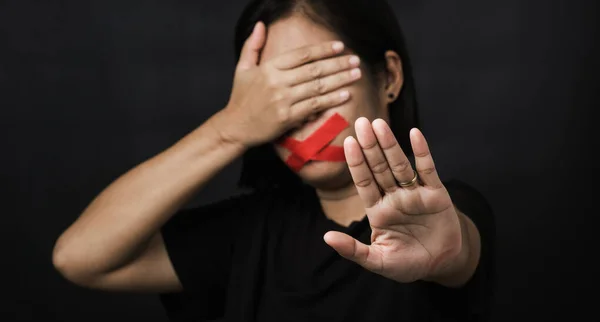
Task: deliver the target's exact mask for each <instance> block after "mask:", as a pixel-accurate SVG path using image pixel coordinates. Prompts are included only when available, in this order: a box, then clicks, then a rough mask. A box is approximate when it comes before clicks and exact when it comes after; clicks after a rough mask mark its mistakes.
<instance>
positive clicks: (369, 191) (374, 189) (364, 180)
mask: <svg viewBox="0 0 600 322" xmlns="http://www.w3.org/2000/svg"><path fill="white" fill-rule="evenodd" d="M344 154H345V156H346V162H347V163H348V168H349V169H350V174H351V175H352V180H354V185H355V186H356V190H357V191H358V195H359V196H360V198H361V199H362V201H363V203H364V204H365V208H371V207H373V206H375V205H376V204H377V202H379V200H380V199H381V192H380V191H379V186H377V183H376V182H375V178H373V174H372V173H371V169H369V165H368V164H367V161H366V160H365V158H364V156H363V153H362V149H361V148H360V145H359V144H358V142H357V141H356V140H355V139H354V138H353V137H351V136H349V137H347V138H346V139H345V140H344Z"/></svg>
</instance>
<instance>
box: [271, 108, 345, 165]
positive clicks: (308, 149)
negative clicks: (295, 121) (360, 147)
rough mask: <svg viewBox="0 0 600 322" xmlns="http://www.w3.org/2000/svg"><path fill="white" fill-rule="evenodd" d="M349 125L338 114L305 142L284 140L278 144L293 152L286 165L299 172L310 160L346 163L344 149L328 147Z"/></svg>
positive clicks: (291, 139)
mask: <svg viewBox="0 0 600 322" xmlns="http://www.w3.org/2000/svg"><path fill="white" fill-rule="evenodd" d="M348 125H349V124H348V122H347V121H346V120H345V119H344V118H343V117H342V116H341V115H340V114H337V113H336V114H333V115H332V116H331V117H330V118H329V119H327V121H325V123H324V124H323V125H321V127H319V128H318V129H317V130H316V131H315V132H314V133H313V134H311V135H310V136H309V137H308V138H306V140H304V141H298V140H296V139H293V138H290V137H285V138H282V139H281V140H279V141H278V142H277V144H279V145H280V146H282V147H284V148H286V149H288V150H289V151H290V152H291V155H290V156H289V157H288V158H287V160H286V161H285V163H286V164H287V165H288V167H290V169H292V170H294V171H296V172H298V171H300V169H302V167H303V166H304V165H305V164H306V163H307V162H308V161H310V160H313V161H332V162H344V161H346V156H345V155H344V148H343V147H341V146H327V145H328V144H329V143H330V142H331V141H333V139H335V137H337V136H338V135H339V134H340V133H341V132H342V131H343V130H344V129H345V128H347V127H348Z"/></svg>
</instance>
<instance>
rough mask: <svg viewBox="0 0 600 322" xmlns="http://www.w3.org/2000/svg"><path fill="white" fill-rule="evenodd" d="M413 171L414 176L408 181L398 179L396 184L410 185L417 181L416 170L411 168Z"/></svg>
mask: <svg viewBox="0 0 600 322" xmlns="http://www.w3.org/2000/svg"><path fill="white" fill-rule="evenodd" d="M413 172H414V174H415V176H414V177H413V178H412V180H410V181H409V182H400V181H398V184H399V185H400V187H410V186H412V185H414V184H415V183H417V171H415V170H413Z"/></svg>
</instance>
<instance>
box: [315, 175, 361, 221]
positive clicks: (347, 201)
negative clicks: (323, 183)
mask: <svg viewBox="0 0 600 322" xmlns="http://www.w3.org/2000/svg"><path fill="white" fill-rule="evenodd" d="M316 192H317V196H318V197H319V200H320V202H321V207H322V208H323V212H325V216H327V218H329V219H331V220H333V221H334V222H336V223H338V224H340V225H342V226H344V227H348V226H350V224H351V223H352V222H353V221H360V220H362V219H363V218H364V216H365V207H364V204H363V202H362V199H360V196H359V195H358V191H357V190H356V186H354V183H353V182H351V183H350V184H349V185H346V186H343V187H341V188H336V189H331V190H326V189H319V188H317V189H316Z"/></svg>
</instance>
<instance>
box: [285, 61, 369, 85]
mask: <svg viewBox="0 0 600 322" xmlns="http://www.w3.org/2000/svg"><path fill="white" fill-rule="evenodd" d="M359 65H360V58H358V56H356V55H344V56H341V57H334V58H329V59H324V60H319V61H316V62H312V63H310V64H306V65H304V66H300V67H298V68H296V69H291V70H289V71H286V74H285V76H284V77H285V79H286V81H285V83H286V84H287V85H290V86H295V85H298V84H302V83H305V82H308V81H310V80H313V79H317V78H322V77H325V76H329V75H333V74H336V73H339V72H341V71H345V70H348V69H351V68H355V67H358V66H359Z"/></svg>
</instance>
